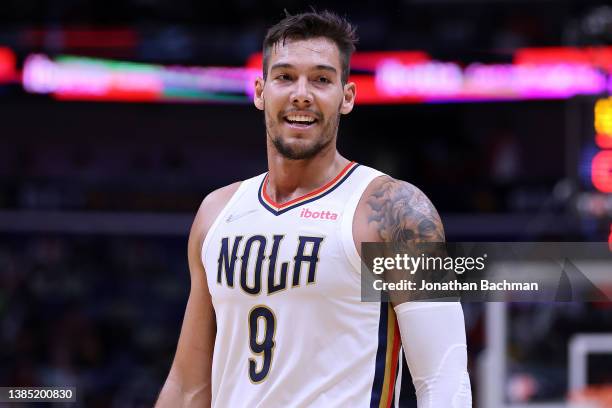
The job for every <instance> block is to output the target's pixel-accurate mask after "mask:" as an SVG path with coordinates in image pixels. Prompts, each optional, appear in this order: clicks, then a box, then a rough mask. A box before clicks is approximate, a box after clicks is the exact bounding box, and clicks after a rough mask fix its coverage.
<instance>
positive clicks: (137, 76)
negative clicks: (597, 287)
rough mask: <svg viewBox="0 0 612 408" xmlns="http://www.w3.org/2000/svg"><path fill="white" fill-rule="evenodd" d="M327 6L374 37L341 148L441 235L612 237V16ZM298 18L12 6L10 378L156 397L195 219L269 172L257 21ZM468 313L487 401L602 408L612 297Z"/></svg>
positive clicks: (413, 4)
mask: <svg viewBox="0 0 612 408" xmlns="http://www.w3.org/2000/svg"><path fill="white" fill-rule="evenodd" d="M316 5H317V7H318V8H329V9H331V10H333V11H336V12H338V13H340V14H343V15H346V16H347V17H348V18H349V19H350V20H351V21H352V22H354V23H355V24H356V25H357V26H358V33H359V36H360V39H361V40H360V44H359V47H358V54H357V55H356V56H355V60H354V66H353V72H352V75H353V78H354V79H355V80H358V81H359V82H358V96H357V102H358V106H357V107H356V109H355V110H354V112H353V113H352V114H351V115H349V116H347V117H344V118H343V119H342V125H341V126H340V134H339V149H340V151H341V152H342V153H343V154H344V155H345V156H347V157H349V158H351V159H353V160H356V161H358V162H361V163H364V164H366V165H370V166H373V167H376V168H379V169H381V170H384V171H386V172H388V173H389V174H391V175H393V176H394V177H397V178H401V179H404V180H407V181H410V182H412V183H413V184H415V185H417V186H418V187H420V188H421V189H422V190H423V191H424V192H425V193H426V194H427V195H428V196H429V197H430V198H431V199H432V201H433V202H434V204H435V205H436V206H437V208H438V210H439V211H440V213H441V216H442V219H443V221H444V224H445V227H446V234H447V240H449V241H599V242H601V241H604V242H605V241H609V242H612V229H611V227H612V224H611V222H612V196H611V195H610V193H611V192H612V99H609V95H610V93H611V91H612V47H610V46H609V45H610V43H611V42H612V7H611V6H610V5H609V3H608V2H606V1H599V0H529V1H528V0H486V1H485V0H397V1H390V2H375V1H356V2H351V4H350V5H349V4H347V3H343V2H340V1H336V2H334V1H327V2H320V3H317V4H316ZM308 6H309V4H308V3H302V2H298V1H291V2H279V1H271V2H266V3H263V2H255V1H250V0H230V1H223V2H197V1H194V0H172V1H170V0H127V1H117V0H109V1H104V2H101V1H93V0H58V1H53V2H51V1H49V2H44V1H34V0H4V1H3V2H2V4H1V5H0V386H54V385H55V386H60V385H74V386H76V387H77V388H78V393H79V402H78V403H77V404H76V405H73V406H83V407H144V406H151V405H152V404H153V402H154V400H155V398H156V396H157V393H158V391H159V389H160V387H161V385H162V383H163V381H164V379H165V376H166V375H167V371H168V369H169V366H170V363H171V359H172V357H173V353H174V350H175V346H176V341H177V338H178V333H179V328H180V324H181V320H182V315H183V311H184V306H185V303H186V300H187V294H188V285H189V281H188V279H189V275H188V270H187V262H186V242H187V233H188V230H189V227H190V224H191V220H192V217H193V215H194V214H195V212H196V210H197V208H198V206H199V203H200V201H201V200H202V198H203V197H204V196H205V195H206V194H207V193H208V192H210V191H211V190H213V189H215V188H218V187H220V186H222V185H225V184H228V183H231V182H233V181H236V180H239V179H243V178H247V177H250V176H252V175H255V174H259V173H261V172H263V171H265V169H266V160H265V144H264V140H265V139H264V137H265V136H264V126H263V118H262V115H261V113H260V112H258V111H257V110H256V109H255V108H254V107H253V106H252V105H251V104H250V102H249V101H250V94H249V91H248V89H247V88H248V86H249V84H250V83H251V80H252V78H253V75H254V73H255V74H256V72H257V69H258V61H259V59H258V58H259V57H258V55H257V53H258V52H259V51H260V44H261V41H262V39H263V36H264V33H265V30H266V28H267V27H268V26H269V25H271V24H273V23H274V22H276V21H277V20H278V19H280V18H281V17H282V16H283V12H282V10H283V8H287V9H288V10H289V11H290V12H298V11H303V10H306V9H307V8H308ZM611 248H612V243H611ZM610 273H611V274H612V271H610ZM464 311H465V315H466V326H467V333H468V348H469V356H470V363H469V364H470V373H471V376H472V386H473V395H474V406H477V407H486V408H488V407H492V408H498V407H550V408H553V407H555V408H556V407H565V406H569V404H570V401H574V402H576V403H578V402H577V401H586V400H590V401H591V402H593V401H598V404H599V405H598V406H600V407H612V402H611V398H610V392H609V391H606V387H609V386H610V384H612V337H610V336H612V305H611V304H610V303H597V304H595V303H557V304H538V303H534V304H525V303H522V304H503V303H492V304H466V305H464ZM606 353H610V354H606ZM407 384H410V383H407ZM408 387H411V385H407V388H405V390H406V389H408V391H404V394H405V396H404V397H403V398H402V403H403V404H404V405H403V406H406V407H411V406H416V405H415V402H414V400H413V398H412V397H411V394H412V391H411V390H410V389H409V388H408ZM585 387H589V388H588V389H587V390H585ZM604 400H607V402H602V401H604Z"/></svg>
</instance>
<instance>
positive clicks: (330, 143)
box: [157, 12, 471, 408]
mask: <svg viewBox="0 0 612 408" xmlns="http://www.w3.org/2000/svg"><path fill="white" fill-rule="evenodd" d="M354 43H355V33H354V28H353V27H351V25H350V24H349V23H348V22H347V21H346V20H344V19H342V18H340V17H338V16H336V15H334V14H332V13H329V12H321V13H319V12H309V13H305V14H299V15H294V16H287V17H286V18H285V19H283V20H282V21H280V22H279V23H278V24H277V25H275V26H274V27H272V28H271V29H270V30H269V31H268V33H267V36H266V38H265V40H264V44H263V50H264V71H263V78H258V79H257V80H256V82H255V96H254V102H255V106H256V107H257V109H259V110H261V111H263V112H264V116H265V124H266V146H267V155H268V167H269V168H268V170H269V171H268V172H267V173H265V174H262V175H259V176H256V177H253V178H251V179H248V180H245V181H242V182H238V183H235V184H232V185H229V186H227V187H224V188H221V189H219V190H217V191H214V192H212V193H211V194H209V195H208V196H207V197H206V198H205V199H204V201H203V202H202V205H201V207H200V209H199V211H198V213H197V215H196V217H195V221H194V223H193V227H192V230H191V234H190V237H189V245H188V252H189V267H190V271H191V292H190V295H189V300H188V303H187V309H186V312H185V319H184V322H183V327H182V330H181V335H180V339H179V342H178V347H177V351H176V356H175V359H174V362H173V364H172V368H171V370H170V374H169V376H168V379H167V381H166V383H165V385H164V387H163V389H162V391H161V394H160V396H159V400H158V402H157V406H158V407H173V408H174V407H180V406H183V407H204V406H213V407H223V408H236V407H325V408H329V407H351V408H353V407H374V406H375V407H390V406H392V405H393V404H394V399H395V397H394V395H395V391H397V390H394V385H395V383H396V378H397V371H398V363H399V362H400V360H399V359H400V358H401V357H399V351H400V346H403V349H404V350H405V351H404V353H405V356H406V359H407V363H408V365H409V368H410V372H411V374H412V377H413V381H414V384H415V388H416V393H417V399H418V403H419V407H421V408H423V407H427V408H432V407H436V408H438V407H440V408H441V407H444V408H448V407H461V408H464V407H469V406H471V391H470V383H469V377H468V373H467V369H466V366H467V357H466V341H465V329H464V321H463V312H462V310H461V306H460V305H459V304H458V303H454V302H440V303H433V302H406V303H401V304H399V303H398V304H388V303H380V302H379V303H375V302H370V303H368V302H362V301H361V300H360V296H361V287H360V264H361V260H360V247H361V243H362V242H399V243H406V242H412V241H414V242H427V241H433V242H440V241H443V240H444V232H443V229H442V224H441V222H440V218H439V216H438V214H437V212H436V210H435V209H434V207H433V206H432V204H431V203H430V201H429V200H428V199H427V197H425V195H424V194H423V193H422V192H421V191H420V190H418V189H417V188H416V187H414V186H412V185H410V184H408V183H406V182H403V181H399V180H395V179H393V178H391V177H389V176H386V175H384V174H382V173H380V172H378V171H376V170H373V169H371V168H368V167H366V166H363V165H359V164H357V163H355V162H352V161H350V160H348V159H346V158H344V157H343V156H341V155H340V154H339V153H338V151H337V150H336V137H337V132H338V124H339V120H340V116H341V115H346V114H348V113H350V112H351V110H352V109H353V104H354V102H355V95H356V89H355V84H353V83H350V82H347V80H348V74H349V60H350V56H351V53H352V52H353V50H354ZM396 323H397V324H396ZM398 326H399V329H398Z"/></svg>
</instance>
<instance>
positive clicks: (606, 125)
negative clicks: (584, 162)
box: [595, 97, 612, 149]
mask: <svg viewBox="0 0 612 408" xmlns="http://www.w3.org/2000/svg"><path fill="white" fill-rule="evenodd" d="M595 132H597V134H596V135H595V142H596V143H597V146H599V147H601V148H602V149H610V148H612V97H608V98H607V99H600V100H598V101H597V102H596V103H595Z"/></svg>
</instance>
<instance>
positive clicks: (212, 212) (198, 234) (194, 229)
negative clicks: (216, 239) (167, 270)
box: [189, 181, 242, 255]
mask: <svg viewBox="0 0 612 408" xmlns="http://www.w3.org/2000/svg"><path fill="white" fill-rule="evenodd" d="M241 183H242V182H240V181H238V182H236V183H233V184H230V185H227V186H225V187H221V188H219V189H217V190H214V191H212V192H211V193H209V194H208V195H207V196H206V197H205V198H204V200H203V201H202V204H200V208H199V209H198V212H197V214H196V216H195V219H194V220H193V225H192V226H191V232H190V234H189V242H190V245H189V251H190V254H191V252H192V251H199V249H200V248H201V247H202V243H203V241H204V238H205V237H206V234H207V233H208V230H209V229H210V227H211V226H212V224H213V222H214V221H215V219H216V218H217V216H219V213H220V212H221V210H223V207H225V205H226V204H227V203H228V201H229V200H230V199H231V198H232V196H233V195H234V193H235V192H236V190H238V187H240V184H241ZM194 255H195V254H194Z"/></svg>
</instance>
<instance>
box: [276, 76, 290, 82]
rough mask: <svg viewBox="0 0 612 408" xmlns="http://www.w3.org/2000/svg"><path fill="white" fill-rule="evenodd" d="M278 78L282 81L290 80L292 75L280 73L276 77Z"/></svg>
mask: <svg viewBox="0 0 612 408" xmlns="http://www.w3.org/2000/svg"><path fill="white" fill-rule="evenodd" d="M276 79H279V80H281V81H289V80H290V79H291V77H289V75H287V74H280V75H279V76H277V77H276Z"/></svg>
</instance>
